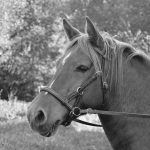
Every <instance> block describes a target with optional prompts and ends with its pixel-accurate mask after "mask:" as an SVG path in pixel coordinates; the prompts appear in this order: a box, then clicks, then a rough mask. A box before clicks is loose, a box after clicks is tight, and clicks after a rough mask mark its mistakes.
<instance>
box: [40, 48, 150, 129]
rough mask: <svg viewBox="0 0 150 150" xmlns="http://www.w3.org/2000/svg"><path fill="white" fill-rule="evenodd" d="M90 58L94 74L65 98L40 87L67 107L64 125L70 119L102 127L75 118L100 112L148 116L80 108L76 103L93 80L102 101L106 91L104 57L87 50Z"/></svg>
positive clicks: (104, 113)
mask: <svg viewBox="0 0 150 150" xmlns="http://www.w3.org/2000/svg"><path fill="white" fill-rule="evenodd" d="M89 53H90V56H91V59H92V61H93V64H94V67H95V70H96V72H95V74H94V75H92V77H90V78H88V79H87V80H86V81H84V82H83V83H82V84H81V85H80V86H79V87H78V88H77V89H76V91H73V92H72V93H71V94H70V95H69V96H68V98H67V99H63V98H62V97H61V96H60V95H59V94H58V93H57V92H56V91H54V90H53V89H52V88H50V87H48V86H47V87H44V88H41V89H40V92H42V91H44V92H47V93H48V94H50V95H52V96H53V97H54V98H55V99H57V100H58V101H59V102H60V103H61V104H62V105H63V106H64V107H66V109H68V111H69V114H68V116H67V117H66V120H65V121H64V122H63V123H62V124H63V125H64V126H68V125H70V123H71V122H72V121H75V122H78V123H82V124H85V125H91V126H96V127H102V125H99V124H93V123H89V122H86V121H82V120H80V119H77V117H79V116H81V115H85V114H100V115H108V116H122V117H139V118H150V115H149V114H140V113H128V112H116V111H108V110H95V109H92V108H88V109H81V108H79V107H78V106H77V105H78V103H79V102H80V99H81V98H82V96H83V95H84V91H85V89H86V88H87V87H88V86H89V85H91V84H92V83H93V82H94V81H95V80H98V82H100V83H101V85H102V93H103V101H104V98H105V94H106V92H107V91H108V88H109V87H108V84H107V82H106V77H105V70H106V69H105V66H106V65H105V59H106V57H104V55H103V54H102V53H101V52H100V51H97V50H96V51H93V50H92V51H91V50H90V51H89ZM98 54H99V55H100V56H101V57H102V59H101V62H100V59H99V56H98ZM72 100H75V103H74V105H73V106H71V105H70V102H71V101H72Z"/></svg>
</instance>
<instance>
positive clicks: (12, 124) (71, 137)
mask: <svg viewBox="0 0 150 150" xmlns="http://www.w3.org/2000/svg"><path fill="white" fill-rule="evenodd" d="M27 105H28V104H26V103H18V102H6V101H0V112H1V113H0V118H1V119H0V150H20V149H21V150H96V149H99V150H111V147H110V145H109V142H108V140H107V138H106V136H105V134H104V133H103V130H101V129H99V130H97V128H88V127H86V126H82V125H79V124H77V123H73V124H72V125H71V126H69V127H66V128H65V127H60V128H59V130H58V132H57V133H56V134H55V135H54V136H53V137H51V138H45V137H42V136H40V135H39V134H37V133H35V132H33V131H32V130H31V129H30V127H29V125H28V123H27V120H26V117H25V114H26V110H27ZM4 106H5V107H4ZM2 110H3V111H4V112H2ZM88 117H89V116H88ZM2 118H3V119H2ZM84 119H85V118H84ZM88 119H89V118H88Z"/></svg>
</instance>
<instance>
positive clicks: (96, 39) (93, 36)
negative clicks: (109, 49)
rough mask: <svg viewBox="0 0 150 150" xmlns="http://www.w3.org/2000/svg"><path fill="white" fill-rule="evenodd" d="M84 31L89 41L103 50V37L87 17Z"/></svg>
mask: <svg viewBox="0 0 150 150" xmlns="http://www.w3.org/2000/svg"><path fill="white" fill-rule="evenodd" d="M85 32H86V33H87V34H88V36H89V38H90V41H91V43H92V44H94V45H95V46H97V47H99V48H100V49H101V50H103V48H104V41H103V38H102V36H101V35H100V33H99V31H98V29H97V28H96V27H95V26H94V24H93V22H92V21H91V20H90V18H89V17H86V26H85Z"/></svg>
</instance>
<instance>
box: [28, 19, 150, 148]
mask: <svg viewBox="0 0 150 150" xmlns="http://www.w3.org/2000/svg"><path fill="white" fill-rule="evenodd" d="M63 26H64V30H65V33H66V35H67V37H68V44H67V46H66V48H65V53H64V55H63V56H62V57H61V58H60V60H59V61H58V64H57V70H56V73H55V75H54V77H53V79H52V80H51V81H50V83H49V84H48V86H47V87H45V88H43V89H41V91H40V93H39V94H38V95H37V96H36V97H35V99H34V100H33V102H32V103H31V105H30V106H29V108H28V112H27V118H28V121H29V123H30V126H31V128H32V129H33V130H34V131H36V132H38V133H39V134H41V135H43V136H45V137H50V136H52V135H54V134H55V133H56V131H57V129H58V127H59V126H60V125H63V126H68V125H70V123H71V121H73V120H76V119H77V118H78V117H79V116H80V115H84V114H86V113H88V112H90V109H88V108H91V109H94V110H95V109H96V110H97V111H99V112H100V111H102V112H109V114H107V113H103V114H100V113H99V114H98V116H99V119H100V121H101V123H102V126H103V129H104V132H105V134H106V136H107V138H108V140H109V141H110V143H111V145H112V148H113V149H114V150H141V149H143V150H149V149H150V119H148V118H146V117H144V116H143V117H142V114H144V113H146V114H150V57H149V56H148V55H146V54H145V53H144V52H142V51H141V50H139V49H137V48H134V47H133V46H132V45H131V44H128V43H125V42H121V41H119V40H117V39H115V38H114V37H113V36H111V35H110V34H108V33H106V32H102V31H99V30H98V28H97V27H96V26H95V25H94V23H93V22H92V21H91V19H90V18H89V17H86V25H85V33H82V32H80V31H79V30H78V29H77V28H75V27H74V26H72V25H71V24H70V23H69V22H68V21H67V20H65V19H64V20H63ZM85 110H87V111H85ZM115 112H120V113H119V114H120V115H119V114H118V115H115ZM121 112H122V113H124V114H126V115H121ZM127 113H128V114H127ZM130 113H131V114H132V113H133V114H135V116H136V114H137V116H136V117H131V116H130ZM138 114H139V116H138ZM140 114H141V116H140ZM133 116H134V115H133Z"/></svg>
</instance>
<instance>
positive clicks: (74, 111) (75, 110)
mask: <svg viewBox="0 0 150 150" xmlns="http://www.w3.org/2000/svg"><path fill="white" fill-rule="evenodd" d="M70 114H71V115H73V116H75V117H79V116H80V115H81V109H80V108H79V107H74V108H73V109H72V110H71V112H70Z"/></svg>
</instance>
